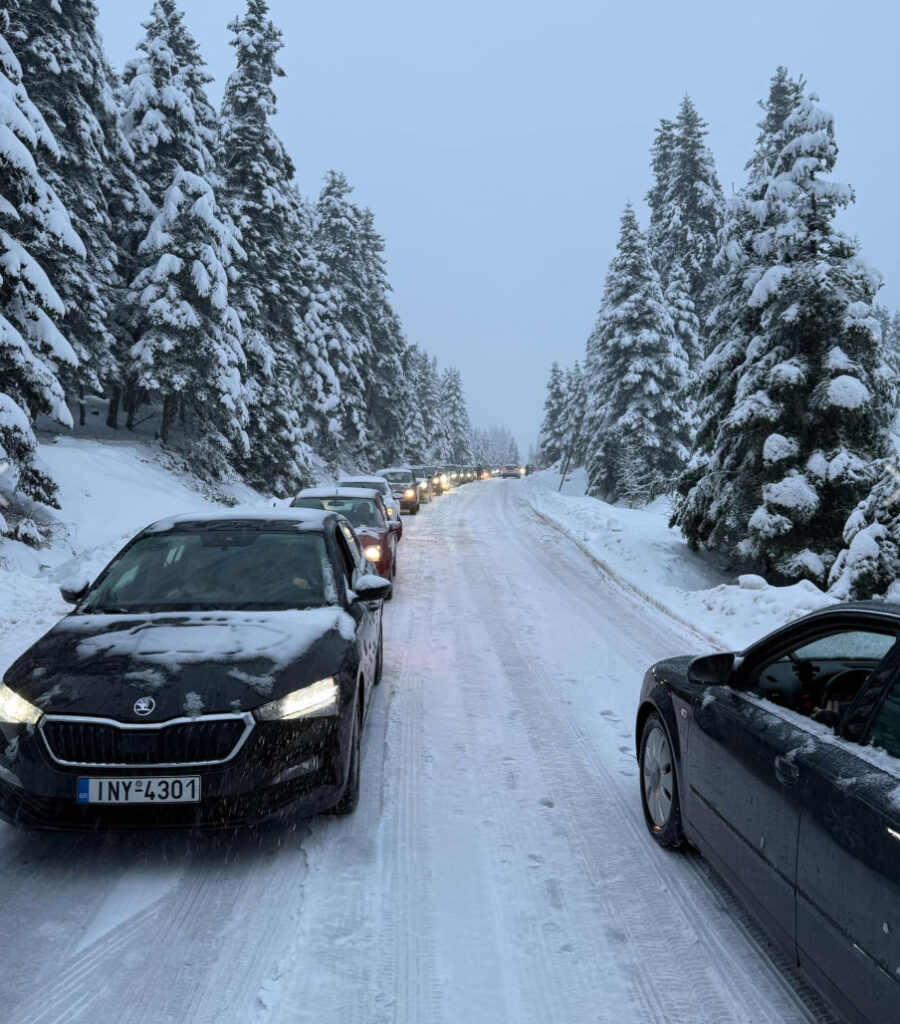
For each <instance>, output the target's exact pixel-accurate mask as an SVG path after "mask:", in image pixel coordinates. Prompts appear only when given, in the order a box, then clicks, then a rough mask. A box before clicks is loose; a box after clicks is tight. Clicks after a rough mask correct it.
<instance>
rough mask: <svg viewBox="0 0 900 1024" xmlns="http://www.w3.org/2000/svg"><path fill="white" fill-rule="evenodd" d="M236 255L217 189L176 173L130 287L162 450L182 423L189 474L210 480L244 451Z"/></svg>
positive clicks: (136, 352)
mask: <svg viewBox="0 0 900 1024" xmlns="http://www.w3.org/2000/svg"><path fill="white" fill-rule="evenodd" d="M236 253H237V254H240V253H241V250H240V246H239V245H238V242H237V240H236V239H235V236H234V227H233V225H232V224H231V222H230V221H228V220H226V221H223V220H222V219H221V217H220V215H219V211H218V208H217V205H216V197H215V194H214V192H213V190H212V186H211V185H210V184H209V182H208V181H207V180H206V179H205V178H203V177H201V176H200V175H197V174H191V173H190V172H189V171H185V170H184V169H183V168H180V167H179V168H178V169H177V170H176V172H175V179H174V181H173V182H172V185H171V186H170V188H169V190H168V192H166V194H165V196H164V197H163V204H162V210H161V211H160V213H159V216H158V217H157V218H156V220H155V221H154V222H153V223H152V224H151V225H150V230H149V232H148V233H147V237H146V239H145V240H144V242H143V243H142V245H141V247H140V254H141V255H142V256H143V257H144V259H145V262H146V264H147V265H146V266H145V268H144V269H143V270H141V271H140V273H139V274H138V276H137V277H136V278H135V281H134V284H133V286H132V292H133V295H132V303H131V305H132V308H133V309H134V310H135V311H136V319H135V323H134V334H135V337H136V338H137V341H136V342H135V344H134V347H133V349H132V357H133V367H134V372H135V374H136V377H137V385H138V387H140V388H142V389H143V390H144V391H146V392H147V393H148V394H149V395H150V396H151V398H158V399H160V400H161V402H162V425H161V427H160V439H161V441H162V443H163V444H164V445H168V444H169V443H170V438H171V434H172V430H173V428H174V426H175V423H176V417H179V419H180V422H181V424H182V431H183V434H184V439H185V440H184V444H185V447H186V449H187V451H188V452H189V453H190V455H191V457H192V464H193V468H194V470H195V472H197V473H198V474H199V475H200V476H205V477H207V478H210V477H212V478H215V477H221V476H222V475H224V474H225V473H227V471H228V469H229V467H230V465H231V464H232V463H233V461H235V457H237V458H241V457H242V456H244V455H246V452H247V447H248V443H247V437H246V433H245V429H244V428H245V424H246V421H247V409H246V406H245V404H244V388H243V383H242V380H241V370H242V368H243V366H244V353H243V349H242V347H241V325H240V321H239V319H238V316H237V314H236V312H235V311H234V310H233V309H232V308H231V306H230V305H229V300H228V287H229V280H228V270H229V267H230V266H231V263H232V260H233V258H234V256H235V254H236Z"/></svg>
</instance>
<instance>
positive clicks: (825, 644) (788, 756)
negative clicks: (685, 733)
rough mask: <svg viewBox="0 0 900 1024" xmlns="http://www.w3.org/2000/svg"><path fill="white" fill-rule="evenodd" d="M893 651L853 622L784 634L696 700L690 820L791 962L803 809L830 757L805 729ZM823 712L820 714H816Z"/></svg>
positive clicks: (886, 640)
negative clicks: (852, 678) (837, 686)
mask: <svg viewBox="0 0 900 1024" xmlns="http://www.w3.org/2000/svg"><path fill="white" fill-rule="evenodd" d="M894 643H895V636H894V634H893V632H892V630H891V629H889V628H877V627H871V628H870V627H868V626H866V625H860V621H859V620H858V619H851V620H847V621H846V622H843V623H838V622H835V623H834V624H821V623H820V624H818V625H816V626H815V627H813V628H812V631H810V629H809V627H799V629H798V631H796V632H792V631H786V632H785V633H783V634H781V635H780V636H777V637H776V638H774V640H771V641H765V642H764V643H763V644H761V645H758V647H757V648H754V649H751V651H749V652H748V653H747V657H746V659H745V662H744V664H743V665H742V666H741V668H740V669H739V670H738V671H737V672H736V673H735V687H711V688H710V689H709V690H707V691H705V693H704V694H703V695H702V696H701V697H700V698H698V699H697V701H696V702H695V706H694V712H693V716H692V724H691V729H690V735H689V742H688V763H689V771H688V773H687V776H688V794H687V801H688V808H687V811H688V819H689V822H690V825H691V826H692V827H694V828H696V829H697V831H698V832H699V833H700V837H701V843H702V845H704V847H705V848H706V849H705V852H708V855H709V856H710V857H711V859H713V860H714V861H717V862H718V866H719V867H720V869H722V870H723V872H724V873H725V874H726V876H727V877H728V879H729V882H730V883H731V884H732V886H733V887H734V888H735V889H736V890H738V892H739V895H740V896H741V897H742V899H743V900H744V902H745V903H746V904H747V906H748V907H749V908H750V909H751V911H753V913H754V914H755V915H756V916H757V917H758V918H759V919H760V920H761V921H762V923H763V925H764V926H765V927H766V928H767V930H768V931H769V932H770V933H771V934H772V936H773V937H774V938H775V939H776V940H777V941H778V942H779V944H780V945H782V946H783V947H784V949H785V950H786V951H787V952H788V953H789V954H790V955H791V956H795V955H796V947H795V940H796V912H795V886H796V876H797V840H798V834H799V828H800V817H801V808H802V807H803V806H804V805H805V804H806V803H807V802H808V800H809V799H810V788H811V786H812V777H811V774H810V772H811V769H812V768H813V767H814V766H815V765H816V764H817V763H818V761H819V760H820V759H821V758H823V757H824V756H825V755H826V753H827V750H828V748H827V746H826V745H825V744H823V743H822V742H820V741H821V734H822V729H823V727H822V726H820V725H818V724H817V723H814V722H812V721H810V719H809V718H808V716H809V714H810V712H812V711H813V709H814V707H816V705H817V704H818V702H819V701H820V700H821V699H822V694H823V693H824V692H825V691H826V685H827V684H828V682H829V681H830V680H831V679H832V678H835V679H836V678H837V676H838V675H839V674H841V673H850V674H853V673H854V672H856V673H858V677H857V678H858V679H859V680H860V681H861V680H862V679H864V678H865V677H866V675H868V673H869V672H871V671H872V670H873V669H874V668H875V667H876V666H877V665H878V664H879V662H881V661H882V659H883V658H884V657H885V656H886V654H887V653H888V652H889V651H890V650H891V648H892V647H893V646H894ZM822 706H823V707H824V704H823V705H822Z"/></svg>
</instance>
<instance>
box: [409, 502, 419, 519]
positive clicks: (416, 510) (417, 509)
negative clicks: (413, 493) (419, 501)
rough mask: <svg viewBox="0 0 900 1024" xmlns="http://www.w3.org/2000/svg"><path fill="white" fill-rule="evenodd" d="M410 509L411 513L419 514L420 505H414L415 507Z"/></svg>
mask: <svg viewBox="0 0 900 1024" xmlns="http://www.w3.org/2000/svg"><path fill="white" fill-rule="evenodd" d="M409 511H410V514H411V515H414V516H417V515H418V514H419V506H418V505H413V507H412V508H411V509H410V510H409Z"/></svg>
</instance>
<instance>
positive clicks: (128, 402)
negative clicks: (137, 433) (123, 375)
mask: <svg viewBox="0 0 900 1024" xmlns="http://www.w3.org/2000/svg"><path fill="white" fill-rule="evenodd" d="M136 411H137V389H136V388H135V387H134V385H133V384H129V385H128V386H127V388H126V389H125V413H126V419H125V426H126V428H127V429H128V430H134V414H135V412H136Z"/></svg>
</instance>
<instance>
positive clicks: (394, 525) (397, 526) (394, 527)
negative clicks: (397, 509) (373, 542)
mask: <svg viewBox="0 0 900 1024" xmlns="http://www.w3.org/2000/svg"><path fill="white" fill-rule="evenodd" d="M388 529H389V530H390V531H391V533H399V532H400V531H401V530H402V529H403V526H402V524H401V523H398V522H397V520H396V519H392V520H391V521H390V522H389V523H388Z"/></svg>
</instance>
